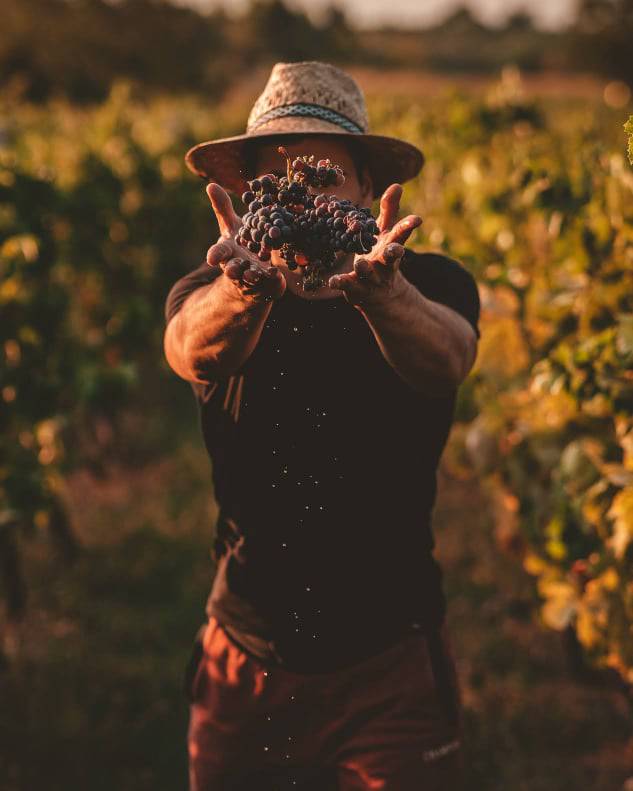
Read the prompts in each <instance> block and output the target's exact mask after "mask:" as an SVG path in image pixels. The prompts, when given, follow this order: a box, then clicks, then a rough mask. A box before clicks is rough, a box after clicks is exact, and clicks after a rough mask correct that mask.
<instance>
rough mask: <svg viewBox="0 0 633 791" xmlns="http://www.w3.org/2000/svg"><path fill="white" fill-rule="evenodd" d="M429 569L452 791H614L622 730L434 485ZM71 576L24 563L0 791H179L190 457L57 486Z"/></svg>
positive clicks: (203, 472)
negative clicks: (448, 667) (443, 629)
mask: <svg viewBox="0 0 633 791" xmlns="http://www.w3.org/2000/svg"><path fill="white" fill-rule="evenodd" d="M439 483H440V487H439V499H438V505H437V509H436V515H435V535H436V540H437V556H438V558H439V560H440V562H441V564H442V567H443V569H444V573H445V587H446V592H447V597H448V602H449V604H448V619H449V626H450V629H451V634H452V639H453V644H454V648H455V653H456V656H457V661H458V670H459V677H460V683H461V688H462V696H463V700H464V704H465V708H466V731H467V766H468V773H469V781H470V783H469V788H473V789H477V790H478V791H508V790H509V789H512V791H570V790H571V789H574V791H575V790H578V791H585V790H586V791H620V789H621V788H622V786H623V783H624V782H625V780H626V778H627V777H629V776H632V775H633V722H632V721H633V716H632V714H631V710H630V709H629V708H628V706H627V703H626V701H625V699H624V697H623V695H622V694H621V693H620V692H618V691H617V690H616V689H615V688H611V687H610V686H609V685H607V684H606V683H605V682H604V681H598V680H584V681H581V680H578V679H575V678H574V677H573V676H572V674H571V673H570V670H569V668H568V666H567V662H566V658H565V652H564V650H563V642H562V639H561V635H559V634H554V633H552V632H546V631H544V630H542V629H541V628H540V627H539V626H538V625H536V624H535V622H534V619H533V617H532V611H533V606H534V604H533V598H532V593H531V581H530V579H529V578H527V577H526V575H525V574H524V572H523V571H522V570H521V568H520V566H519V565H518V564H517V562H516V561H515V560H514V559H513V558H512V557H510V556H508V555H506V554H504V553H502V552H500V551H499V549H498V547H497V546H496V543H495V541H494V538H493V530H492V526H491V522H490V518H489V516H488V514H487V511H486V507H485V502H484V500H483V498H482V495H481V493H480V491H479V488H478V486H477V483H476V482H475V481H473V480H456V479H454V478H451V477H450V476H449V475H448V474H447V473H445V472H443V473H442V474H441V475H440V480H439ZM68 492H69V503H70V505H71V509H72V516H73V522H74V525H75V529H76V531H77V534H78V536H79V537H80V539H81V541H82V543H83V547H84V548H83V550H82V552H81V554H80V557H79V559H78V560H77V561H76V562H75V563H74V565H72V566H71V567H66V566H65V565H64V564H63V563H62V562H61V561H56V560H54V559H51V553H50V547H49V545H48V541H47V538H46V536H41V537H39V538H35V539H33V540H31V541H30V542H29V543H28V544H27V545H25V547H24V548H23V549H24V553H23V554H24V556H25V558H26V561H27V562H26V571H27V575H28V579H29V585H30V600H29V610H28V617H27V620H26V623H25V624H24V626H23V628H22V629H21V630H20V632H19V634H17V635H15V639H14V640H7V641H5V648H7V647H8V648H9V649H10V652H13V653H14V656H13V657H12V658H10V659H9V660H8V661H5V664H4V667H3V668H2V671H1V672H0V700H1V701H2V705H1V706H0V788H2V789H3V791H34V789H46V791H58V790H59V791H62V789H63V791H101V789H104V791H105V789H108V790H110V789H117V791H145V789H147V791H149V790H150V789H151V790H152V791H162V790H163V789H164V791H173V790H174V789H184V788H186V756H185V731H186V723H187V708H186V703H185V699H184V697H183V694H182V690H181V683H182V671H183V668H184V665H185V663H186V660H187V658H188V652H189V649H190V645H191V640H192V638H193V635H194V633H195V630H196V628H197V627H198V625H199V624H200V623H201V621H202V618H203V608H204V602H205V598H206V594H207V592H208V588H209V585H210V582H211V574H212V566H211V560H210V555H209V549H210V546H211V528H212V525H213V520H214V518H215V505H214V504H213V501H212V498H211V490H210V468H209V464H208V460H207V458H206V456H205V455H204V452H203V450H202V448H201V445H200V443H198V442H197V441H196V440H195V439H193V440H192V441H190V442H186V443H185V444H184V445H183V446H182V447H181V449H180V450H179V451H178V452H177V453H176V454H174V455H173V456H172V457H170V458H166V459H163V460H161V461H158V462H156V463H155V464H152V465H148V466H146V467H144V468H141V469H137V470H124V469H118V470H111V472H110V473H109V474H108V476H107V477H106V478H105V479H102V480H98V479H95V478H94V477H92V476H91V475H89V474H88V473H85V472H82V473H78V474H76V475H75V476H73V479H72V480H71V481H70V485H69V489H68Z"/></svg>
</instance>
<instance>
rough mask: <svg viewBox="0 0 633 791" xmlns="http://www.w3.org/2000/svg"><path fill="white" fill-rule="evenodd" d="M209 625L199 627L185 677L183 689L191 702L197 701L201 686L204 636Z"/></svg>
mask: <svg viewBox="0 0 633 791" xmlns="http://www.w3.org/2000/svg"><path fill="white" fill-rule="evenodd" d="M206 628H207V625H206V624H204V625H203V626H201V627H200V629H198V632H197V634H196V637H195V640H194V642H193V646H192V648H191V653H190V655H189V660H188V662H187V666H186V667H185V674H184V678H183V691H184V693H185V697H186V698H187V700H188V701H189V703H195V701H196V697H197V692H198V688H199V686H200V676H201V674H202V672H203V671H204V661H203V660H204V644H203V637H204V633H205V631H206Z"/></svg>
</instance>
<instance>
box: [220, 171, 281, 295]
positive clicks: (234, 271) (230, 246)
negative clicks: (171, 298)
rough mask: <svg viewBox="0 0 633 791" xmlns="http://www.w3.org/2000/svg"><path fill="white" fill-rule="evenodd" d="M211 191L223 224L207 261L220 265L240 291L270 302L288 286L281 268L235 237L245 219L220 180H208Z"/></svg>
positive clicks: (240, 293) (242, 293)
mask: <svg viewBox="0 0 633 791" xmlns="http://www.w3.org/2000/svg"><path fill="white" fill-rule="evenodd" d="M207 195H208V196H209V200H210V201H211V206H212V207H213V211H214V212H215V216H216V217H217V220H218V225H219V226H220V238H219V239H218V241H217V242H216V243H215V244H214V245H213V246H212V247H210V248H209V250H208V252H207V264H208V265H209V266H211V267H220V269H222V271H223V272H224V274H225V275H226V276H227V279H228V280H229V281H230V282H231V283H232V284H233V285H234V287H235V289H236V292H237V293H238V294H239V295H240V296H241V297H243V298H244V299H245V300H246V301H249V302H270V301H271V300H273V299H278V298H279V297H281V295H282V294H283V293H284V291H285V290H286V279H285V277H284V276H283V273H282V272H281V270H280V269H279V268H278V267H276V266H273V265H268V266H267V265H266V264H264V263H263V262H262V261H260V260H259V258H258V257H257V256H256V255H254V254H253V253H251V252H249V251H248V250H247V249H246V248H245V247H242V246H241V245H239V244H237V242H236V241H235V239H234V238H233V237H234V236H235V234H236V233H237V231H238V229H239V227H240V225H241V224H242V221H241V219H240V218H239V217H238V215H237V214H236V213H235V211H234V209H233V204H232V203H231V199H230V198H229V196H228V195H227V193H226V192H225V191H224V190H223V189H222V187H220V185H219V184H214V183H211V184H208V185H207Z"/></svg>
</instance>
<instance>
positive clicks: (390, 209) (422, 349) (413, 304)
mask: <svg viewBox="0 0 633 791" xmlns="http://www.w3.org/2000/svg"><path fill="white" fill-rule="evenodd" d="M401 194H402V188H401V187H400V186H399V185H397V184H393V185H392V186H391V187H389V188H388V189H387V190H386V191H385V193H384V195H383V197H382V200H381V204H380V216H379V218H378V225H379V227H380V229H381V233H380V236H379V238H378V242H377V244H376V246H375V247H374V249H373V250H372V251H371V253H370V254H369V255H368V256H366V257H357V258H356V260H355V261H354V269H353V271H352V272H349V273H346V274H341V275H333V276H332V277H331V278H330V281H329V283H328V285H329V286H330V288H340V289H341V290H343V291H344V292H345V296H346V298H347V300H348V302H350V303H351V304H352V305H354V307H356V308H357V309H358V310H360V311H361V313H362V314H363V316H364V317H365V319H366V320H367V323H368V324H369V326H370V328H371V330H372V332H373V334H374V337H375V338H376V341H377V343H378V345H379V347H380V350H381V352H382V354H383V356H384V357H385V359H386V360H387V362H388V363H389V364H390V365H391V366H392V367H393V368H394V370H395V371H396V372H397V373H398V375H399V376H401V377H402V378H403V379H404V380H405V381H406V382H407V383H408V384H410V385H411V387H413V388H414V389H415V390H417V391H418V392H421V393H425V394H426V395H431V396H439V395H443V394H445V393H447V392H450V391H451V390H453V389H454V388H456V387H457V386H458V385H459V384H460V383H461V382H462V381H463V379H465V377H466V376H467V375H468V372H469V371H470V369H471V368H472V365H473V363H474V361H475V357H476V354H477V338H476V335H475V331H474V329H473V328H472V327H471V325H470V324H469V323H468V322H467V321H466V319H464V318H463V316H460V314H459V313H457V312H456V311H454V310H452V309H451V308H449V307H447V306H446V305H441V304H440V303H438V302H434V301H433V300H430V299H427V298H426V297H424V296H423V295H422V294H420V292H419V291H418V290H417V289H416V288H415V286H413V285H412V284H411V283H409V281H408V280H407V279H406V278H405V277H404V275H403V274H402V273H401V272H400V261H401V260H402V256H403V254H404V247H403V246H402V245H403V243H404V242H405V241H406V240H407V239H408V238H409V236H410V234H411V232H412V231H413V229H414V228H416V227H417V226H418V225H420V223H421V220H420V218H419V217H417V216H416V215H409V216H408V217H405V218H404V219H403V220H400V221H399V222H398V223H396V224H395V225H394V221H395V218H396V216H397V212H398V205H399V202H400V196H401Z"/></svg>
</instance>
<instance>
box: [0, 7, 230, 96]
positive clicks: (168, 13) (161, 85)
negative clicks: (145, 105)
mask: <svg viewBox="0 0 633 791" xmlns="http://www.w3.org/2000/svg"><path fill="white" fill-rule="evenodd" d="M3 12H4V13H3V25H2V26H1V27H0V71H1V73H2V75H3V77H2V79H3V81H5V82H6V81H7V80H9V79H11V78H13V79H16V78H17V79H19V80H20V81H21V82H22V83H23V84H24V89H25V94H26V96H27V97H28V98H30V99H33V100H36V101H41V100H43V99H46V98H47V97H49V96H52V95H66V96H69V97H70V98H72V99H75V100H77V101H81V102H86V101H95V100H101V99H103V98H105V97H106V96H107V94H108V91H109V89H110V86H111V85H112V83H113V82H114V81H115V80H116V79H119V78H122V77H124V78H127V79H131V80H133V81H135V82H138V83H142V84H143V85H145V86H147V87H150V88H152V89H156V90H181V91H182V90H184V91H186V90H191V91H193V90H199V89H202V90H204V91H206V92H213V93H217V92H219V91H220V90H221V87H222V86H223V84H224V83H225V80H224V78H223V74H222V69H221V67H220V62H219V60H218V58H217V55H218V54H219V52H221V51H222V41H223V35H222V33H223V24H224V17H223V15H221V14H214V15H211V16H208V17H203V16H201V15H200V14H198V13H196V12H195V11H193V10H191V9H187V8H182V7H179V6H175V5H172V4H170V3H168V2H166V0H122V1H121V2H117V3H109V2H105V0H30V2H29V4H28V5H25V4H24V3H21V2H20V0H5V3H4V4H3Z"/></svg>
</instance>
